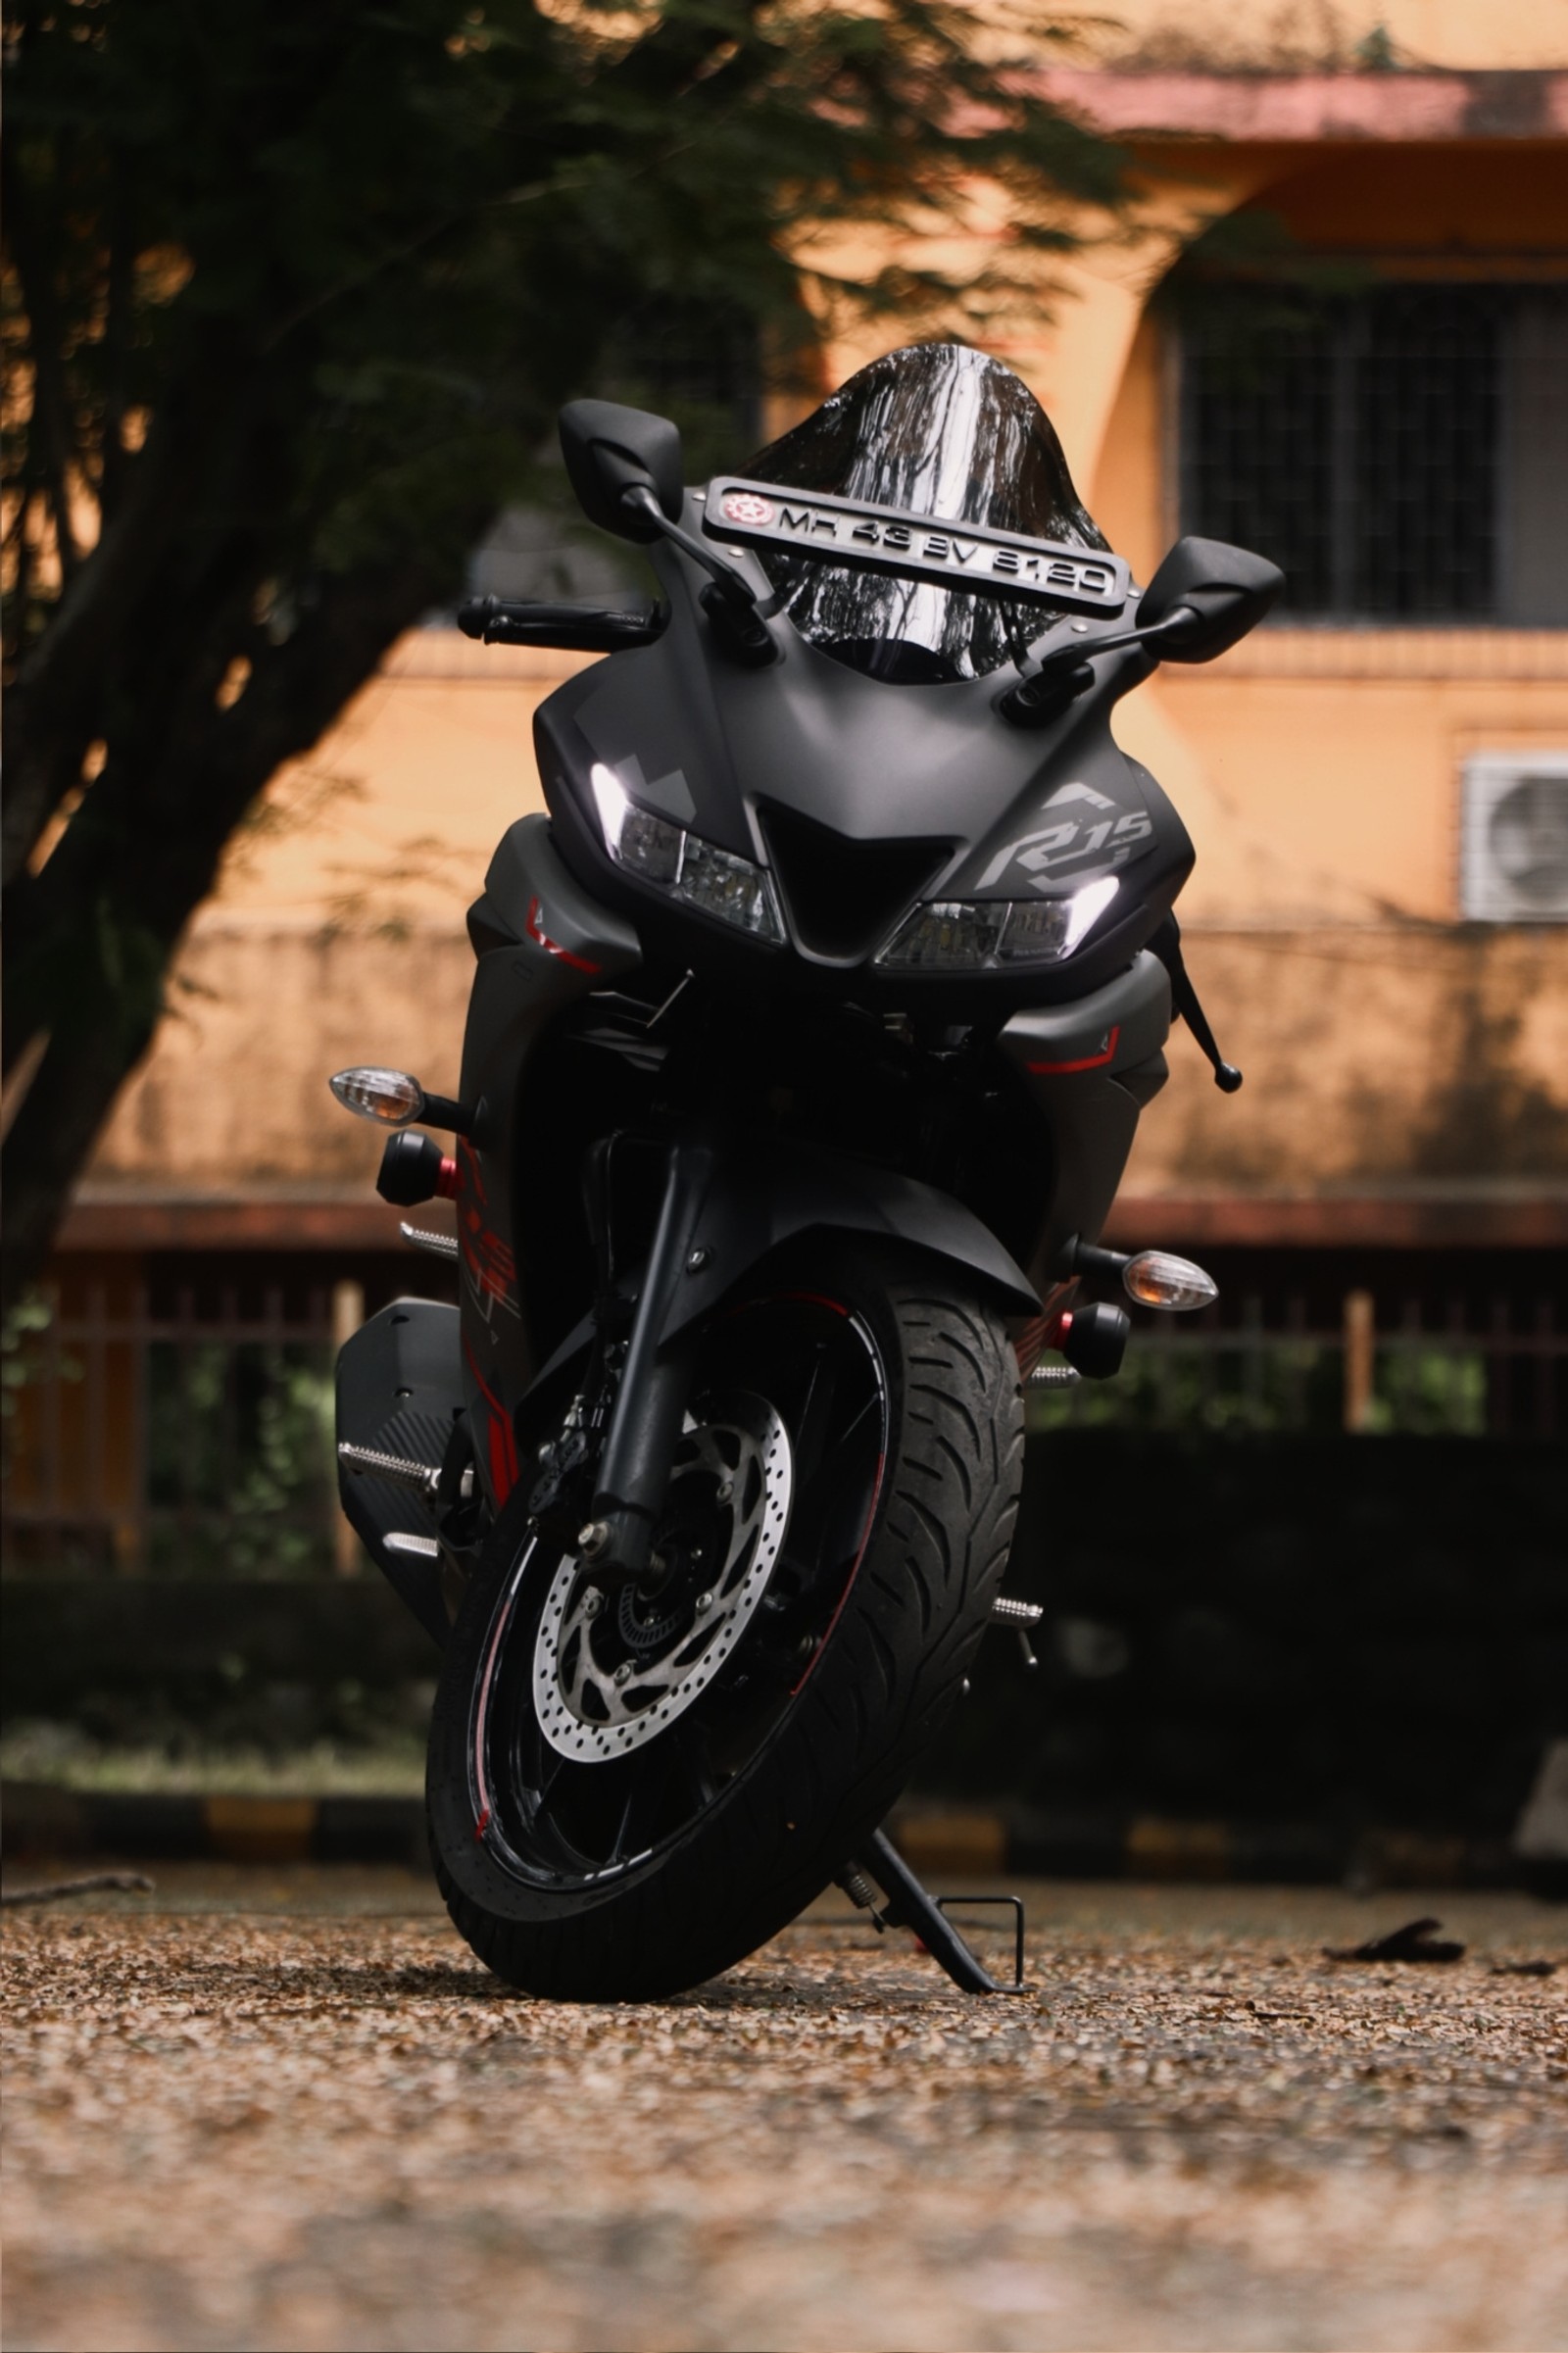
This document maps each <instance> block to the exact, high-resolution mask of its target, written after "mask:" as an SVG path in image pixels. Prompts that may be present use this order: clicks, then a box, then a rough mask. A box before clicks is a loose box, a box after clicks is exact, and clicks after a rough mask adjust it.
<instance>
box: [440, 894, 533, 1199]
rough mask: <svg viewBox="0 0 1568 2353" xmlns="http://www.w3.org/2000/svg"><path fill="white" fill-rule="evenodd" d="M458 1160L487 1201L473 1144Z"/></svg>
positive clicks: (463, 1147) (466, 1146)
mask: <svg viewBox="0 0 1568 2353" xmlns="http://www.w3.org/2000/svg"><path fill="white" fill-rule="evenodd" d="M536 904H537V902H536ZM458 1158H459V1159H460V1160H461V1161H462V1163H463V1169H464V1173H465V1174H466V1177H467V1179H468V1182H469V1184H470V1185H471V1186H472V1187H473V1189H474V1191H475V1193H477V1195H478V1196H479V1199H480V1200H481V1201H483V1200H484V1199H485V1190H484V1176H483V1173H482V1171H481V1170H480V1167H479V1155H478V1153H477V1152H475V1151H474V1149H473V1146H472V1145H471V1144H460V1145H459V1146H458Z"/></svg>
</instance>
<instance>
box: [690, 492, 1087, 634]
mask: <svg viewBox="0 0 1568 2353" xmlns="http://www.w3.org/2000/svg"><path fill="white" fill-rule="evenodd" d="M703 529H704V531H705V532H706V533H707V534H708V536H709V538H710V539H717V540H722V541H724V542H726V543H727V544H729V545H731V546H735V547H748V548H778V549H781V550H786V551H788V552H789V553H790V554H792V555H797V556H809V557H811V558H813V559H814V560H815V561H816V562H817V563H820V564H856V565H858V566H860V567H861V568H862V569H864V570H866V571H875V572H887V573H890V574H891V575H892V576H893V577H894V578H895V579H898V580H918V581H923V582H925V583H927V584H928V585H929V586H931V587H935V588H967V589H971V590H975V591H978V593H979V594H980V595H982V596H993V597H1030V598H1033V599H1036V600H1037V601H1038V602H1039V603H1041V604H1043V605H1054V606H1057V607H1059V608H1060V609H1061V610H1062V611H1064V612H1071V613H1119V612H1120V611H1121V609H1122V607H1123V605H1125V603H1126V602H1127V588H1128V571H1127V566H1126V564H1124V563H1123V562H1122V560H1121V558H1120V557H1119V556H1102V555H1099V554H1096V553H1095V552H1093V551H1086V550H1085V549H1083V548H1068V547H1061V546H1058V545H1057V544H1056V543H1055V542H1054V540H1049V539H1025V538H1024V537H1023V536H1022V535H1021V534H1020V533H1019V532H1016V531H994V530H989V529H985V528H983V527H982V526H981V525H979V524H977V523H949V522H943V521H941V520H940V519H938V518H937V517H935V516H932V515H909V514H906V513H905V512H904V511H903V510H902V509H901V508H898V507H868V506H866V505H864V504H863V503H862V502H861V501H859V500H858V499H840V498H830V497H828V496H827V495H826V494H825V493H824V492H821V491H811V492H809V493H808V492H805V491H796V490H780V489H779V488H778V487H777V485H776V484H774V483H771V482H746V481H740V480H737V479H736V478H735V477H734V476H733V475H728V474H726V475H721V476H720V477H719V478H718V479H717V480H716V481H713V482H711V483H710V484H709V486H708V494H707V499H706V502H705V505H704V510H703Z"/></svg>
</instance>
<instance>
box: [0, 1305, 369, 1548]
mask: <svg viewBox="0 0 1568 2353" xmlns="http://www.w3.org/2000/svg"><path fill="white" fill-rule="evenodd" d="M362 1312H363V1294H362V1293H361V1292H360V1291H359V1289H358V1287H357V1286H355V1285H352V1284H350V1285H344V1284H339V1285H336V1286H331V1287H328V1286H326V1285H319V1286H316V1287H313V1288H311V1289H309V1290H308V1291H307V1292H306V1293H305V1294H304V1296H303V1298H301V1297H299V1296H298V1295H297V1293H296V1294H295V1295H293V1296H287V1297H286V1296H285V1293H284V1291H283V1289H282V1288H281V1287H280V1286H277V1285H271V1286H268V1287H266V1288H265V1289H263V1290H261V1291H260V1293H259V1295H258V1296H257V1297H256V1298H255V1299H252V1300H248V1301H247V1304H246V1306H245V1307H244V1308H243V1309H242V1307H241V1304H240V1295H239V1292H238V1290H237V1288H236V1287H234V1286H225V1287H223V1288H222V1289H221V1290H220V1291H219V1293H218V1294H217V1296H216V1298H214V1297H204V1298H202V1299H200V1300H198V1297H197V1294H196V1292H195V1290H194V1289H193V1288H192V1287H190V1286H182V1287H179V1288H177V1289H176V1290H175V1291H174V1294H173V1297H172V1301H170V1303H169V1306H168V1307H167V1308H166V1309H165V1310H164V1311H161V1312H158V1311H155V1310H154V1308H153V1307H152V1305H151V1304H150V1303H149V1297H148V1292H147V1289H146V1286H145V1285H143V1284H135V1285H132V1286H126V1285H123V1284H122V1285H118V1286H113V1287H111V1286H109V1285H105V1284H89V1285H87V1286H86V1287H85V1289H84V1290H83V1291H82V1292H81V1293H80V1294H79V1296H78V1297H77V1298H76V1299H73V1300H71V1301H67V1302H64V1303H63V1302H62V1301H61V1299H60V1298H59V1295H58V1294H56V1295H54V1296H53V1297H52V1298H51V1297H48V1296H46V1297H45V1299H44V1300H43V1302H42V1304H41V1307H40V1309H39V1311H38V1312H37V1314H36V1315H35V1316H34V1318H33V1319H32V1325H31V1329H25V1330H24V1332H23V1334H22V1336H21V1346H20V1348H18V1349H17V1350H16V1351H15V1352H14V1356H13V1360H12V1365H11V1367H10V1370H11V1375H12V1378H11V1381H10V1383H9V1384H8V1395H7V1403H8V1409H9V1410H8V1428H7V1446H6V1453H7V1463H6V1474H7V1475H6V1496H5V1531H6V1550H7V1559H8V1562H9V1563H10V1564H11V1565H12V1566H13V1567H25V1568H26V1567H42V1566H57V1565H58V1566H66V1567H71V1568H76V1569H83V1570H104V1569H118V1570H123V1571H128V1572H133V1573H134V1572H145V1573H149V1574H153V1575H158V1574H168V1573H177V1574H181V1575H215V1574H216V1575H235V1576H258V1575H263V1576H265V1575H312V1574H320V1573H326V1572H329V1571H330V1570H331V1569H332V1568H333V1567H334V1566H338V1567H343V1566H347V1565H352V1552H345V1549H344V1546H343V1542H342V1536H341V1533H340V1531H341V1529H342V1522H341V1521H340V1519H339V1516H338V1512H337V1505H336V1480H335V1476H334V1471H333V1458H332V1363H333V1356H334V1352H335V1343H336V1342H337V1341H340V1340H341V1338H342V1336H343V1334H344V1332H345V1330H346V1329H352V1328H353V1325H354V1324H355V1323H357V1322H358V1321H359V1320H360V1316H361V1314H362Z"/></svg>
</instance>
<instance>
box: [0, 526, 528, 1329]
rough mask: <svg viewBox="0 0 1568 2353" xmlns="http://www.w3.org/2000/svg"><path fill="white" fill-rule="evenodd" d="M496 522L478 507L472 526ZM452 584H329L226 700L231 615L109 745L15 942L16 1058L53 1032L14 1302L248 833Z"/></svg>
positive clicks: (11, 1193)
mask: <svg viewBox="0 0 1568 2353" xmlns="http://www.w3.org/2000/svg"><path fill="white" fill-rule="evenodd" d="M484 519H485V518H484V517H482V516H476V517H474V518H473V535H474V537H477V536H478V535H479V533H480V531H481V530H482V529H483V527H484ZM440 587H441V583H440V582H439V581H438V580H437V579H436V578H434V577H433V576H432V575H431V573H430V571H429V570H428V569H427V568H426V566H425V565H424V564H422V563H420V562H419V561H418V560H417V559H416V560H411V561H410V562H409V563H407V564H403V565H401V566H398V567H395V568H392V567H388V568H386V569H383V570H381V571H379V572H369V571H366V572H363V573H359V574H352V575H347V576H345V577H343V578H340V579H338V580H336V581H333V582H330V583H328V584H327V586H326V587H325V589H324V591H323V593H322V596H321V599H320V602H319V604H318V606H317V607H316V608H315V610H314V611H313V612H312V613H311V614H310V616H309V618H308V619H307V620H306V621H304V622H303V623H302V625H301V626H300V627H299V628H298V629H297V630H296V632H295V633H294V635H293V636H292V637H291V638H290V639H289V640H288V641H287V642H286V643H285V644H284V645H282V646H278V647H268V648H266V649H263V648H261V647H258V649H257V654H256V658H255V667H254V668H253V671H252V675H251V678H250V680H249V682H248V684H247V686H246V689H245V692H244V694H243V695H242V696H241V697H240V699H239V702H238V703H237V704H236V705H235V706H234V707H233V709H231V710H229V711H219V710H218V709H217V708H216V706H215V703H214V700H213V691H212V687H213V681H212V678H211V676H210V672H211V671H212V670H213V669H214V668H215V667H217V668H218V671H219V675H221V649H222V646H223V644H224V642H225V638H224V632H223V628H222V625H221V618H220V621H219V622H218V623H217V624H216V625H215V628H214V630H213V632H212V633H211V634H210V636H209V638H208V642H207V644H206V645H205V646H204V647H202V648H201V649H200V653H199V656H198V658H197V659H196V661H195V662H193V663H192V664H191V665H188V666H181V667H180V669H179V674H178V676H177V677H176V678H174V679H172V681H171V682H170V691H169V694H168V696H167V699H166V701H165V707H164V709H163V710H162V711H160V712H159V713H158V714H157V716H156V719H155V721H154V723H153V724H151V725H150V726H148V727H146V728H145V729H143V728H138V730H137V738H138V740H136V741H132V742H129V743H126V744H125V745H124V746H123V749H122V748H119V747H116V746H114V745H112V746H111V752H110V757H109V760H107V761H106V764H105V768H104V772H103V774H102V775H101V776H100V777H99V778H98V780H97V782H96V783H95V784H94V785H93V786H92V788H91V791H90V793H89V795H88V797H87V800H86V801H85V802H84V804H83V807H82V809H81V811H80V812H79V813H78V815H77V817H76V818H75V819H73V823H72V825H71V827H70V828H69V830H68V832H67V834H66V836H65V838H64V839H63V840H62V842H61V843H60V844H59V846H58V847H57V849H56V850H55V852H54V854H53V856H52V857H51V858H50V859H49V861H48V863H47V864H46V865H45V866H44V868H43V870H42V871H41V873H39V874H38V875H36V876H24V877H23V878H22V880H21V881H20V883H18V884H17V885H15V886H14V887H13V891H12V893H10V894H8V899H9V901H10V905H9V907H8V915H9V918H10V941H9V946H10V949H11V950H12V952H13V953H15V954H17V955H18V956H19V957H20V959H21V962H22V965H23V969H22V970H21V971H20V972H19V974H18V978H17V983H16V986H15V988H14V990H13V992H12V994H13V998H14V1000H15V1001H16V1009H17V1012H18V1019H17V1022H16V1025H15V1030H14V1049H15V1054H14V1056H13V1058H17V1057H20V1054H21V1053H23V1052H25V1048H26V1046H27V1044H28V1042H29V1040H33V1039H35V1038H36V1036H37V1035H38V1034H39V1033H40V1031H41V1030H42V1029H43V1028H44V1027H45V1026H46V1025H47V1026H48V1029H49V1037H48V1044H47V1046H46V1047H45V1049H44V1052H43V1054H42V1057H41V1059H40V1060H39V1061H38V1063H37V1066H36V1068H35V1070H34V1072H33V1075H32V1079H31V1083H30V1085H29V1086H28V1088H27V1092H26V1095H25V1099H24V1101H23V1103H22V1106H21V1108H20V1110H19V1111H18V1113H17V1115H16V1118H15V1120H14V1121H13V1123H12V1126H11V1130H10V1133H9V1134H8V1136H7V1137H6V1141H5V1147H4V1154H3V1161H0V1167H3V1177H4V1191H5V1202H6V1221H7V1231H6V1252H5V1263H4V1304H5V1307H6V1310H7V1311H8V1312H9V1310H10V1309H11V1308H12V1307H13V1306H14V1305H15V1304H16V1303H17V1301H18V1300H19V1299H21V1298H22V1297H23V1296H24V1295H25V1292H26V1291H27V1290H28V1289H29V1288H30V1287H31V1286H32V1285H33V1284H34V1283H35V1282H36V1281H37V1279H38V1276H39V1274H40V1272H41V1271H42V1267H43V1263H44V1259H45V1257H46V1255H47V1253H48V1250H49V1248H50V1245H51V1243H52V1241H53V1239H54V1236H55V1234H56V1232H57V1231H58V1228H59V1225H60V1221H61V1219H62V1217H63V1216H64V1214H65V1211H66V1208H67V1206H68V1203H69V1201H70V1196H71V1189H72V1186H73V1182H74V1180H75V1179H76V1177H77V1176H78V1175H79V1173H80V1171H81V1168H82V1166H83V1164H84V1163H85V1161H86V1159H87V1157H88V1155H89V1153H90V1152H91V1151H92V1148H93V1146H94V1144H95V1142H96V1141H97V1138H98V1136H99V1134H100V1133H101V1131H102V1129H103V1126H104V1123H105V1121H106V1120H107V1119H108V1116H109V1113H110V1111H111V1110H112V1108H113V1106H114V1102H115V1098H116V1096H117V1094H118V1093H119V1091H120V1089H121V1087H122V1086H123V1084H124V1081H125V1080H126V1079H127V1078H128V1077H129V1075H130V1074H131V1072H132V1071H133V1070H134V1069H135V1067H136V1065H137V1063H138V1062H140V1060H141V1059H142V1057H143V1055H144V1054H146V1052H147V1050H148V1048H149V1046H150V1045H151V1044H152V1041H153V1038H154V1035H155V1033H156V1031H157V1027H158V1022H159V1019H160V1017H161V1014H162V1010H163V1002H164V989H165V985H166V982H167V979H168V974H169V969H170V966H171V964H172V961H173V958H174V956H175V955H176V953H177V951H178V948H179V944H180V941H181V940H182V938H183V936H184V933H185V930H186V927H187V925H188V924H189V921H190V919H191V917H192V915H193V914H194V913H195V911H196V909H197V907H199V906H200V905H201V903H202V901H203V900H204V899H205V898H206V897H207V895H208V893H209V892H210V891H211V889H212V888H213V885H214V883H215V881H216V879H217V875H218V871H219V866H220V863H221V857H222V853H223V849H224V846H225V844H226V843H227V841H228V839H229V837H230V835H231V834H232V832H233V830H234V828H235V826H236V825H238V824H239V823H240V821H241V819H242V818H243V817H244V815H245V813H246V811H247V809H249V808H250V807H251V805H252V804H253V802H254V801H255V800H256V798H257V796H258V795H259V794H260V793H261V791H262V790H263V789H264V788H265V786H266V784H267V782H268V780H269V778H270V776H271V775H272V774H273V773H274V771H275V770H276V768H277V767H278V766H279V765H280V764H281V763H282V762H283V761H284V760H289V759H293V758H296V757H297V756H298V755H299V754H301V753H302V752H305V751H308V750H309V749H310V747H311V746H312V745H313V744H314V743H315V742H317V740H318V739H319V736H320V735H321V733H322V732H323V730H324V729H325V728H326V727H328V726H329V725H330V724H331V722H332V720H333V719H334V718H335V717H336V716H337V714H338V712H339V711H341V710H342V708H343V706H344V704H345V703H347V702H348V701H349V699H350V698H351V697H352V696H353V695H354V694H355V693H357V692H358V690H359V688H360V687H361V686H363V685H364V683H365V682H366V680H367V679H368V677H369V676H370V675H371V674H372V673H373V671H374V670H375V668H376V666H377V664H378V663H379V662H380V660H381V658H382V656H383V655H384V653H385V652H386V650H387V648H388V647H389V646H390V645H391V644H392V643H393V642H394V641H395V640H396V639H397V638H398V637H399V636H400V635H401V634H402V633H403V631H404V630H405V629H407V628H409V627H410V626H411V625H412V624H413V623H414V622H415V621H417V619H418V617H419V615H420V613H423V612H425V611H427V610H428V609H429V606H430V605H431V603H432V602H433V601H434V599H435V597H436V596H437V595H438V594H439V593H440ZM193 670H194V675H192V671H193ZM63 973H65V974H67V975H68V980H67V983H66V984H65V985H63V983H62V974H63Z"/></svg>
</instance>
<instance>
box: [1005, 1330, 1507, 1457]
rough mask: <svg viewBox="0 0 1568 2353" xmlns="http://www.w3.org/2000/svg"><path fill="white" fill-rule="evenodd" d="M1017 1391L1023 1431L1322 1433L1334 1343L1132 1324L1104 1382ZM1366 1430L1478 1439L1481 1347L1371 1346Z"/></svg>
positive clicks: (1341, 1395)
mask: <svg viewBox="0 0 1568 2353" xmlns="http://www.w3.org/2000/svg"><path fill="white" fill-rule="evenodd" d="M1227 1342H1228V1343H1229V1345H1227ZM1027 1394H1028V1419H1029V1427H1030V1429H1031V1430H1033V1431H1049V1430H1061V1429H1084V1428H1089V1429H1122V1430H1184V1431H1190V1432H1192V1433H1194V1434H1195V1435H1196V1434H1198V1433H1200V1432H1206V1433H1213V1434H1216V1435H1220V1436H1224V1437H1245V1436H1247V1435H1249V1434H1263V1433H1273V1434H1276V1435H1284V1434H1287V1433H1306V1432H1312V1433H1317V1434H1322V1435H1326V1434H1328V1433H1330V1432H1332V1431H1335V1430H1339V1429H1340V1428H1342V1427H1343V1422H1344V1400H1345V1366H1344V1352H1343V1350H1342V1348H1340V1347H1339V1345H1338V1344H1337V1343H1335V1342H1330V1341H1318V1340H1292V1339H1290V1338H1288V1337H1284V1336H1281V1335H1279V1334H1277V1333H1267V1334H1265V1333H1263V1332H1262V1331H1257V1332H1247V1331H1245V1330H1244V1331H1241V1332H1238V1333H1236V1334H1234V1335H1216V1336H1214V1340H1213V1342H1212V1343H1210V1342H1209V1341H1208V1340H1203V1341H1201V1342H1199V1343H1196V1344H1194V1343H1191V1342H1183V1341H1180V1340H1165V1341H1161V1340H1151V1339H1149V1338H1148V1337H1147V1336H1146V1335H1141V1334H1138V1333H1135V1334H1134V1336H1133V1340H1132V1343H1131V1345H1130V1347H1129V1348H1128V1351H1127V1360H1126V1363H1125V1364H1124V1365H1123V1367H1122V1370H1121V1372H1120V1373H1118V1374H1117V1376H1116V1378H1115V1379H1114V1380H1113V1381H1103V1382H1093V1381H1085V1382H1082V1383H1080V1384H1079V1385H1078V1386H1077V1387H1076V1388H1071V1389H1037V1390H1033V1391H1030V1392H1029V1393H1027ZM1366 1428H1367V1430H1368V1431H1369V1432H1371V1433H1374V1434H1376V1435H1379V1436H1383V1435H1401V1436H1407V1437H1422V1438H1481V1437H1484V1436H1485V1434H1486V1429H1487V1360H1486V1355H1485V1352H1484V1351H1483V1350H1482V1349H1480V1348H1467V1347H1464V1346H1462V1345H1460V1346H1442V1345H1435V1344H1432V1343H1428V1342H1422V1341H1412V1342H1403V1341H1400V1342H1398V1343H1396V1344H1394V1345H1392V1346H1387V1347H1383V1348H1379V1349H1378V1350H1377V1353H1376V1357H1375V1367H1374V1381H1373V1395H1372V1399H1371V1405H1370V1409H1369V1412H1368V1417H1367V1422H1366Z"/></svg>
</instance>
